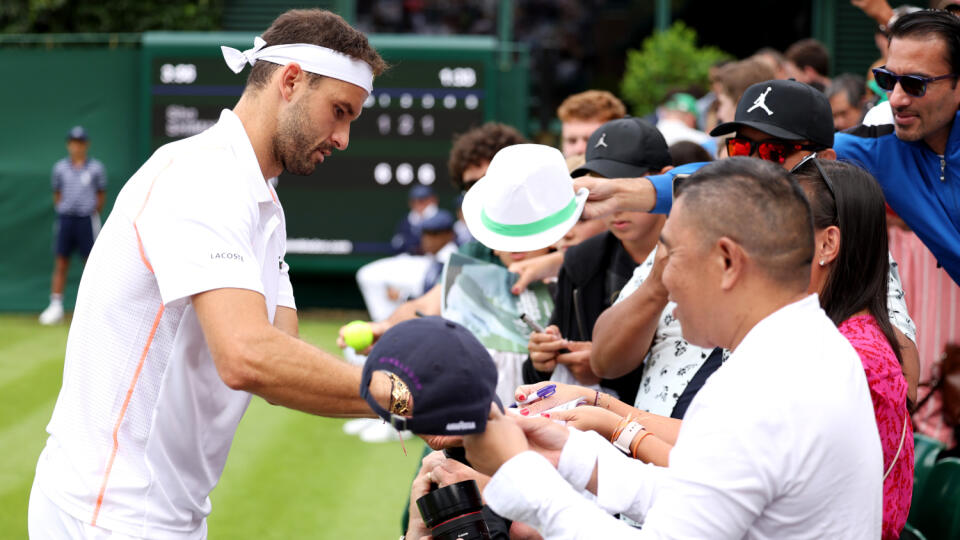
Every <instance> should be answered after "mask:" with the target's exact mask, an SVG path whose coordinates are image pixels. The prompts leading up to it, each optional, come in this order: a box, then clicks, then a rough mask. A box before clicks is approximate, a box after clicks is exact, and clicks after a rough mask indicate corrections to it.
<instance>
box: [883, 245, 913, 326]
mask: <svg viewBox="0 0 960 540" xmlns="http://www.w3.org/2000/svg"><path fill="white" fill-rule="evenodd" d="M888 257H889V258H890V271H889V272H888V274H887V311H888V312H889V315H890V323H891V324H893V326H895V327H896V328H897V330H900V331H901V332H903V335H905V336H907V338H908V339H909V340H910V341H912V342H914V343H916V342H917V325H916V324H914V322H913V319H911V318H910V313H909V312H908V311H907V302H906V300H905V299H904V293H903V283H901V281H900V268H899V266H898V265H897V261H895V260H893V254H888Z"/></svg>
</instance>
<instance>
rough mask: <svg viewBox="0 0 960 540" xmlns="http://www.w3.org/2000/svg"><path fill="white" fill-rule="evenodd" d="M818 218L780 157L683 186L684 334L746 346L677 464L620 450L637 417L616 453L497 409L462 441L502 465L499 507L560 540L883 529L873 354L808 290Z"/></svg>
mask: <svg viewBox="0 0 960 540" xmlns="http://www.w3.org/2000/svg"><path fill="white" fill-rule="evenodd" d="M811 221H812V218H811V215H810V207H809V204H808V203H807V200H806V197H805V196H804V195H803V192H802V190H801V189H800V187H799V186H798V185H797V184H796V182H795V181H794V180H793V178H792V177H791V176H790V175H789V174H788V173H787V171H785V170H783V169H782V168H780V167H777V166H776V165H774V164H772V163H765V162H763V161H760V160H752V159H745V158H731V159H729V160H722V161H719V162H715V163H711V164H710V165H707V166H705V167H703V168H702V169H701V170H700V171H698V172H697V173H696V174H694V175H693V176H691V177H690V178H689V179H687V180H686V181H684V182H683V183H680V184H679V185H678V187H677V202H676V204H675V205H674V207H673V212H672V213H671V214H670V217H669V218H668V219H667V223H666V225H665V226H664V229H663V231H662V233H661V242H662V243H663V245H664V246H665V248H666V249H668V250H669V256H668V258H667V262H666V267H665V268H664V273H663V282H664V285H665V286H666V287H667V289H668V290H669V292H670V296H671V298H673V299H674V300H675V301H676V302H677V309H676V312H675V314H676V316H677V317H678V318H679V319H680V320H681V322H682V325H683V329H684V337H685V338H686V339H688V340H689V341H691V342H692V343H695V344H697V345H698V346H701V347H707V348H713V347H724V348H728V349H731V350H732V351H733V353H732V354H731V356H730V359H729V360H728V361H727V362H726V364H725V365H724V367H723V368H722V369H721V370H719V371H717V372H716V373H715V374H714V375H713V376H712V377H711V378H710V379H709V380H708V381H707V383H706V384H705V385H704V387H703V389H702V390H701V392H700V394H698V396H697V399H695V400H694V402H693V403H692V404H691V406H690V409H689V411H688V412H687V416H686V418H685V419H684V422H683V425H682V427H681V428H680V433H679V435H678V437H677V443H676V446H674V448H673V450H672V451H671V453H670V466H669V468H662V467H657V466H653V465H649V464H644V463H642V462H640V461H638V460H635V459H630V458H628V457H626V456H624V455H623V454H622V453H620V452H621V450H622V451H624V452H629V448H631V447H632V444H631V443H633V441H636V439H637V438H638V437H643V432H644V431H643V427H642V426H639V424H636V423H634V424H636V425H632V424H631V423H629V421H628V422H627V423H625V424H624V429H623V430H621V432H622V433H627V436H626V437H618V438H617V439H616V442H617V446H616V447H614V446H612V445H610V444H609V443H608V442H607V441H606V440H605V439H604V438H602V437H601V436H599V435H597V434H596V433H593V432H578V431H573V430H568V429H567V428H566V427H564V426H560V425H557V424H554V423H552V422H550V421H547V420H542V419H539V421H538V419H529V420H528V419H519V420H516V419H515V418H516V417H515V416H512V415H510V416H504V415H503V414H501V413H500V411H499V409H497V408H496V407H492V408H491V413H490V418H489V420H488V421H487V426H486V431H485V432H484V433H483V434H477V435H467V436H465V438H464V446H465V448H466V451H467V459H469V460H470V463H471V464H472V465H473V466H474V467H475V468H477V469H478V470H480V471H481V472H484V473H486V474H493V478H492V479H491V481H490V483H489V484H487V487H486V488H485V489H484V499H485V500H486V502H487V504H488V505H489V506H490V507H491V508H492V509H493V510H494V511H495V512H497V513H498V514H500V515H503V516H505V517H507V518H510V519H515V520H520V521H524V522H526V523H529V524H531V525H533V526H534V527H536V528H537V529H538V530H540V531H542V533H543V534H544V537H545V538H548V539H549V538H664V537H671V538H673V537H676V538H680V537H682V538H731V539H733V538H744V537H747V538H864V539H867V538H877V537H879V536H880V524H881V506H882V504H881V501H882V486H881V484H882V480H881V477H882V475H883V471H882V460H881V452H880V440H879V438H878V437H877V432H876V423H875V421H874V413H873V405H872V402H871V398H870V392H869V389H868V387H867V383H866V379H865V378H864V376H863V367H862V365H861V363H860V358H859V357H858V356H857V353H856V352H855V351H854V349H853V347H852V346H851V345H850V343H849V342H848V341H847V340H846V338H844V337H843V335H841V334H840V332H839V331H838V330H837V328H836V326H835V325H834V324H833V322H832V321H831V320H830V319H829V318H828V317H827V316H826V314H825V313H824V312H823V310H821V309H820V305H819V302H818V301H817V297H816V295H807V293H806V289H807V285H808V284H809V280H810V263H811V259H812V256H813V251H814V242H813V225H812V222H811ZM810 388H817V391H816V392H810ZM642 441H643V439H642V438H641V439H640V442H642ZM531 449H533V450H536V451H530V450H531ZM618 449H620V450H618ZM494 473H495V474H494ZM583 489H588V490H590V491H591V492H593V493H595V494H596V495H597V498H596V502H595V503H594V502H591V501H588V500H587V499H586V498H585V497H583V496H582V495H580V493H578V491H581V490H583ZM613 513H620V514H621V515H626V516H627V517H630V518H632V519H638V520H641V521H643V528H642V529H641V530H639V531H638V530H635V529H633V528H631V527H630V526H629V525H627V524H625V523H623V522H621V521H619V520H617V519H616V518H614V517H613V516H611V515H610V514H613Z"/></svg>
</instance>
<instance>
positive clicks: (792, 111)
mask: <svg viewBox="0 0 960 540" xmlns="http://www.w3.org/2000/svg"><path fill="white" fill-rule="evenodd" d="M744 126H746V127H751V128H753V129H756V130H758V131H762V132H764V133H766V134H767V135H772V136H774V137H777V138H778V139H784V140H787V141H810V142H811V143H813V144H818V145H820V146H823V147H824V148H832V147H833V110H832V109H831V108H830V100H828V99H827V96H825V95H824V94H823V92H820V91H819V90H817V89H816V88H814V87H812V86H810V85H808V84H804V83H802V82H797V81H795V80H793V79H790V80H772V81H764V82H761V83H757V84H754V85H753V86H751V87H749V88H747V91H746V92H744V93H743V97H741V98H740V102H739V103H737V114H736V115H735V116H734V121H733V122H725V123H723V124H720V125H719V126H717V127H715V128H713V131H711V132H710V135H713V136H714V137H716V136H718V135H726V134H727V133H733V132H734V131H737V130H739V129H740V128H741V127H744Z"/></svg>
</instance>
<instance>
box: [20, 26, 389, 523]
mask: <svg viewBox="0 0 960 540" xmlns="http://www.w3.org/2000/svg"><path fill="white" fill-rule="evenodd" d="M223 53H224V58H225V59H226V61H227V64H228V66H229V67H230V69H232V70H233V71H235V72H237V73H239V72H240V71H241V70H242V69H243V67H244V65H246V64H252V65H253V69H252V70H251V72H250V76H249V78H248V81H247V86H246V88H245V89H244V92H243V94H242V95H241V97H240V100H239V102H238V103H237V105H236V107H234V109H233V110H232V111H231V110H224V111H223V112H222V113H221V116H220V120H219V122H218V123H217V124H216V125H215V126H213V127H212V128H210V129H208V130H207V131H205V132H203V133H201V134H199V135H196V136H194V137H190V138H188V139H184V140H181V141H177V142H173V143H170V144H168V145H165V146H163V147H162V148H160V149H159V150H157V151H156V152H155V153H154V154H153V156H151V157H150V159H148V160H147V162H146V163H145V164H144V165H143V166H142V167H141V168H140V170H139V171H137V173H136V174H134V176H133V177H132V178H131V179H130V180H129V181H128V182H127V183H126V185H125V186H124V188H123V190H121V192H120V194H119V196H118V198H117V201H116V204H115V206H114V209H113V212H112V213H111V215H110V218H109V219H108V220H107V222H106V224H105V225H104V227H103V230H102V231H101V234H100V236H99V239H98V241H97V243H96V245H95V246H94V249H93V251H92V252H91V255H90V259H89V261H88V263H87V266H86V269H85V271H84V274H83V279H82V280H81V283H80V291H79V293H78V297H77V307H76V311H75V313H74V318H73V323H72V325H71V328H70V335H69V337H68V340H67V350H66V358H65V364H64V374H63V387H62V389H61V391H60V395H59V397H58V399H57V404H56V407H55V409H54V412H53V417H52V419H51V420H50V423H49V425H48V426H47V431H48V432H49V433H50V437H49V438H48V439H47V444H46V447H45V448H44V450H43V453H42V454H41V455H40V459H39V463H38V465H37V474H36V478H35V480H34V486H33V489H32V491H31V495H30V506H29V516H28V526H29V531H30V536H31V537H32V538H87V537H97V538H100V537H106V536H111V537H122V538H159V537H162V538H183V539H187V538H189V539H196V538H205V537H206V536H207V521H206V516H207V514H209V513H210V509H211V505H210V497H209V494H210V492H211V490H212V489H213V487H214V486H215V485H216V484H217V481H218V480H219V478H220V475H221V472H222V471H223V467H224V465H225V462H226V458H227V454H228V452H229V449H230V444H231V442H232V440H233V437H234V433H235V431H236V428H237V424H238V423H239V421H240V418H241V417H242V416H243V413H244V411H245V410H246V408H247V405H248V404H249V402H250V399H251V397H252V394H257V395H259V396H261V397H262V398H264V399H266V400H267V401H269V402H270V403H273V404H277V405H282V406H285V407H290V408H294V409H298V410H301V411H305V412H309V413H312V414H322V415H331V416H337V415H341V416H360V415H370V414H372V413H371V412H370V409H369V407H368V405H367V404H366V402H365V401H364V399H363V398H361V397H360V395H359V392H358V388H359V386H360V369H359V368H358V367H356V366H351V365H348V364H346V363H344V362H342V361H341V360H340V359H338V358H336V357H334V356H332V355H330V354H328V353H325V352H323V351H321V350H319V349H317V348H315V347H313V346H311V345H309V344H307V343H306V342H303V341H301V340H299V339H298V338H297V334H298V331H297V326H298V323H297V314H296V307H295V303H294V297H293V289H292V287H291V285H290V279H289V277H288V266H287V265H286V263H285V262H284V260H283V257H284V253H285V249H286V248H285V243H286V226H285V223H284V214H283V208H282V207H281V205H280V203H279V200H278V197H277V194H276V192H275V191H274V189H273V188H272V186H271V185H270V184H269V183H268V181H267V180H268V179H270V178H273V177H275V176H277V175H279V174H280V173H281V172H282V171H284V170H286V171H289V172H291V173H294V174H298V175H309V174H311V173H312V172H313V170H314V169H315V168H316V166H317V165H318V164H319V163H321V162H323V160H324V158H325V157H326V156H328V155H330V153H331V152H332V151H333V150H344V149H345V148H346V147H347V143H348V142H349V135H350V123H351V122H352V121H353V120H355V119H356V117H357V116H358V115H359V114H360V112H361V110H362V108H363V102H364V100H365V99H366V98H367V96H368V95H369V94H370V92H371V91H372V83H373V78H374V76H375V75H377V74H379V73H381V72H382V71H383V70H384V69H385V68H386V65H385V63H384V62H383V60H382V59H381V58H380V56H379V55H378V54H377V52H376V51H375V50H374V49H373V48H372V47H371V46H370V45H369V43H368V41H367V39H366V37H365V36H364V35H363V34H362V33H360V32H359V31H357V30H355V29H353V28H352V27H350V25H349V24H347V23H346V22H345V21H344V20H343V19H342V18H341V17H339V16H337V15H335V14H333V13H330V12H329V11H324V10H318V9H314V10H293V11H288V12H286V13H284V14H282V15H280V16H279V17H278V18H277V19H276V20H275V21H274V22H273V24H272V25H271V26H270V28H268V29H267V30H266V32H264V33H263V36H262V38H260V37H258V38H257V39H256V40H255V41H254V47H253V48H251V49H249V50H247V51H243V52H241V51H237V50H234V49H228V48H224V51H223ZM390 388H391V384H390V381H389V380H388V379H387V378H386V377H377V378H376V379H375V380H374V381H373V385H372V386H371V391H372V392H373V395H374V396H376V398H377V399H378V401H380V402H381V403H383V404H387V405H388V406H390V407H391V409H395V408H396V405H397V403H391V398H390V397H389V396H390ZM402 398H403V396H399V397H398V398H397V399H395V400H393V401H395V402H399V401H400V400H401V399H402ZM406 404H407V403H403V405H404V406H405V405H406Z"/></svg>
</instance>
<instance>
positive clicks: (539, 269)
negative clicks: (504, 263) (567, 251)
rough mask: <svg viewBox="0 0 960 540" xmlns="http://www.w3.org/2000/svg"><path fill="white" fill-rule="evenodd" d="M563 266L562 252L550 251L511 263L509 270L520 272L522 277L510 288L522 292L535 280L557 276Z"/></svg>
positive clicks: (514, 292) (512, 290)
mask: <svg viewBox="0 0 960 540" xmlns="http://www.w3.org/2000/svg"><path fill="white" fill-rule="evenodd" d="M561 266H563V254H562V253H548V254H546V255H541V256H539V257H533V258H531V259H524V260H522V261H517V262H515V263H513V264H511V265H510V266H508V267H507V270H509V271H511V272H513V273H514V274H519V275H520V277H518V278H517V282H516V283H514V284H513V287H511V288H510V292H512V293H513V294H520V293H522V292H523V291H525V290H527V287H528V286H529V285H530V284H531V283H533V282H534V281H543V280H545V279H549V278H554V277H557V274H558V273H560V267H561Z"/></svg>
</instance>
